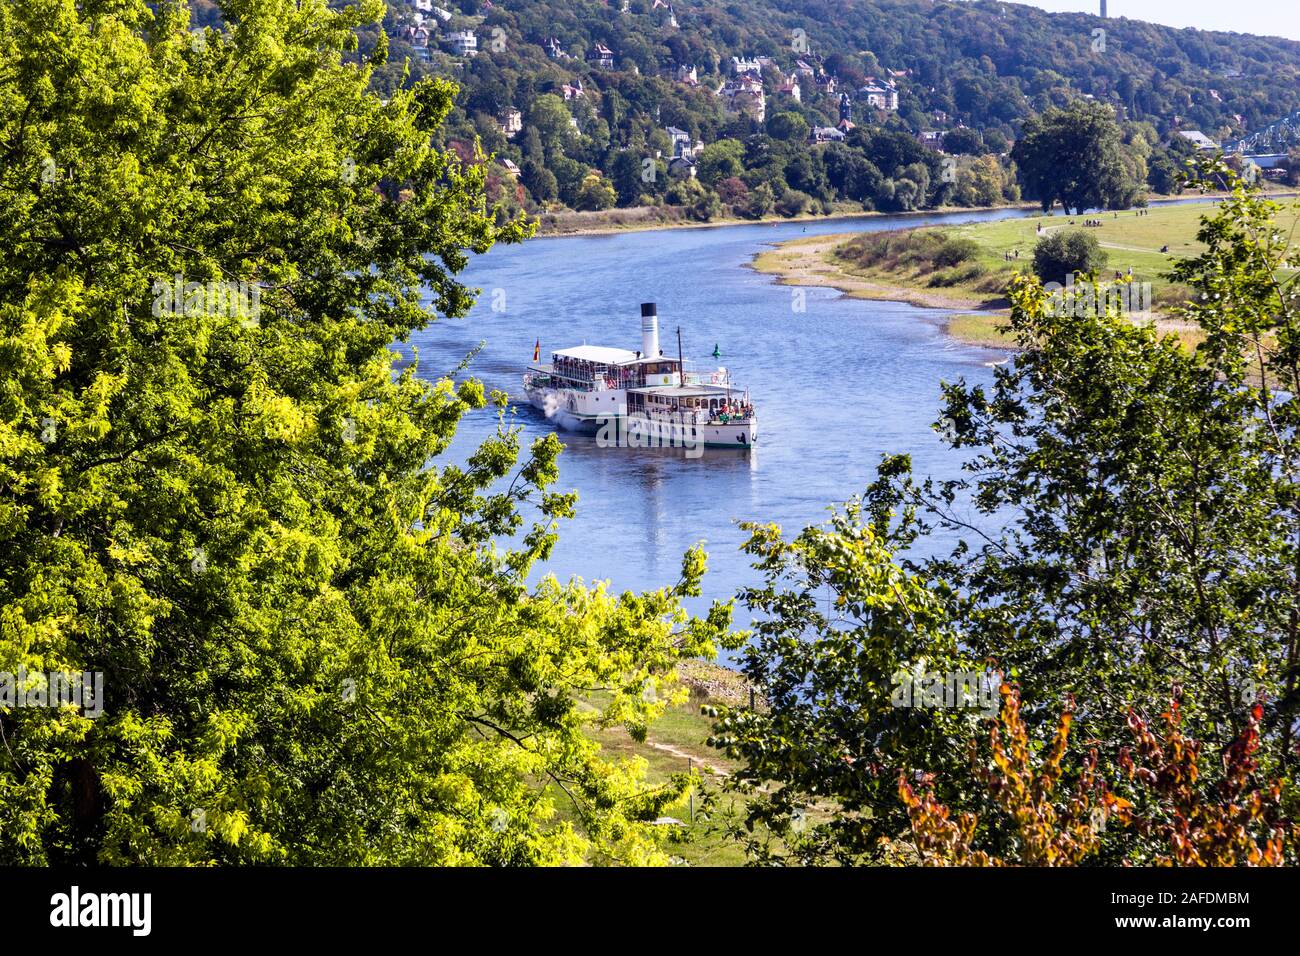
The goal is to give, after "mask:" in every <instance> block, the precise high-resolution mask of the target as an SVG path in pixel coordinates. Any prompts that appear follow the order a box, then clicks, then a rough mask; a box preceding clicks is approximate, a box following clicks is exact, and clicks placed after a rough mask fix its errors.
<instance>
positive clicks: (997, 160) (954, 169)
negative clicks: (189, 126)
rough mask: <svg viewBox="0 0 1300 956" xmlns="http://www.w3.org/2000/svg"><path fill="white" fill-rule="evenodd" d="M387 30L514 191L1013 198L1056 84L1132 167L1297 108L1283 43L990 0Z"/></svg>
mask: <svg viewBox="0 0 1300 956" xmlns="http://www.w3.org/2000/svg"><path fill="white" fill-rule="evenodd" d="M206 3H207V0H200V6H199V7H196V11H195V23H196V24H197V23H203V22H205V20H204V18H205V17H213V16H215V14H214V13H212V11H210V10H205V9H203V8H202V6H203V5H204V4H206ZM439 4H441V6H440V5H439ZM384 30H385V32H386V33H387V35H388V36H387V42H388V60H387V63H386V65H384V66H383V67H381V68H380V69H379V71H378V72H377V76H376V83H377V84H378V85H379V86H380V87H381V88H382V89H384V90H385V91H391V90H393V89H396V88H398V87H400V86H402V85H405V84H409V83H410V82H413V81H414V80H415V79H416V78H418V77H420V76H423V75H429V74H433V75H440V76H445V77H448V78H451V79H454V80H455V81H456V82H457V83H458V84H459V85H460V87H461V91H460V94H459V96H458V97H457V109H456V111H455V113H454V114H453V115H452V117H451V121H450V124H449V126H448V132H447V136H448V139H449V140H451V141H453V142H454V143H455V144H456V145H457V147H458V148H460V149H462V150H463V151H465V152H466V154H467V155H468V154H469V152H470V151H471V150H472V146H471V144H472V143H473V141H474V138H475V136H477V137H478V138H479V139H480V140H481V142H482V146H483V149H484V150H485V151H486V152H487V153H490V154H495V155H496V157H497V159H498V161H499V163H500V165H499V166H498V167H497V169H496V170H495V174H494V177H493V181H492V194H493V196H494V198H495V199H496V200H497V201H499V202H501V203H503V204H504V205H505V206H506V207H516V206H521V207H524V208H527V209H529V210H531V211H536V210H537V209H539V208H543V207H549V208H558V207H559V206H561V205H563V206H568V207H572V208H579V209H600V208H606V207H609V206H612V205H616V204H617V205H621V206H631V205H645V204H662V203H669V204H673V205H680V206H686V207H688V208H689V209H691V210H692V212H693V213H694V214H695V215H696V216H697V217H698V218H703V219H707V218H711V217H712V216H714V215H717V214H718V213H719V212H721V211H722V210H723V209H724V207H730V209H731V210H732V211H734V212H736V213H739V214H741V215H755V216H758V215H763V214H766V213H767V212H770V211H771V210H772V209H773V208H774V207H775V208H776V210H777V211H778V212H783V213H786V214H793V213H795V212H799V211H803V210H805V209H812V210H814V211H815V210H816V209H818V208H819V207H821V208H823V209H828V208H829V207H830V204H832V203H836V202H850V203H861V204H862V205H863V206H865V207H867V208H880V209H909V208H915V207H918V206H927V205H934V204H938V203H941V202H942V203H956V204H966V205H974V204H986V203H989V202H996V201H999V200H1002V199H1014V198H1018V190H1017V187H1016V183H1015V180H1016V177H1015V171H1014V168H1013V166H1012V164H1011V163H1010V162H1009V160H1008V159H1007V158H1006V156H1005V154H1006V153H1007V152H1008V150H1009V145H1010V143H1011V142H1012V141H1014V140H1015V139H1016V138H1017V136H1018V135H1019V133H1020V130H1021V125H1022V123H1023V122H1024V121H1025V120H1026V119H1028V118H1030V117H1031V116H1034V115H1035V114H1038V113H1041V112H1042V111H1044V110H1046V109H1048V108H1050V107H1053V106H1058V107H1059V106H1065V105H1067V104H1068V103H1070V102H1071V101H1073V100H1077V99H1080V98H1092V99H1095V100H1096V101H1098V102H1104V103H1107V104H1110V105H1112V106H1113V107H1115V110H1116V114H1117V118H1118V119H1119V120H1120V121H1121V122H1122V123H1124V124H1125V140H1126V143H1127V145H1129V146H1130V147H1132V153H1133V157H1132V160H1131V161H1130V163H1129V165H1130V167H1131V169H1132V171H1133V173H1134V175H1135V176H1136V178H1137V182H1138V183H1142V182H1144V180H1145V179H1146V175H1147V162H1148V160H1149V159H1151V154H1152V153H1153V152H1156V153H1159V152H1161V151H1162V149H1163V148H1164V145H1165V144H1167V143H1168V140H1169V136H1170V135H1171V133H1172V132H1174V131H1176V130H1179V129H1182V130H1200V131H1202V132H1204V133H1205V134H1206V135H1207V136H1209V137H1211V138H1212V139H1214V140H1216V141H1223V140H1226V139H1229V138H1232V137H1234V136H1237V135H1240V134H1242V133H1244V132H1248V131H1250V130H1253V129H1256V128H1258V127H1260V126H1262V125H1264V124H1266V123H1268V122H1271V121H1273V120H1275V119H1278V118H1279V117H1282V116H1284V115H1286V114H1288V113H1290V112H1292V111H1294V110H1296V109H1297V108H1300V43H1296V42H1293V41H1289V40H1284V39H1279V38H1268V37H1253V36H1245V35H1239V34H1223V33H1210V32H1204V31H1198V30H1176V29H1173V28H1170V27H1164V26H1157V25H1154V24H1149V23H1144V22H1140V21H1136V20H1129V19H1108V20H1102V19H1100V18H1098V17H1095V16H1090V15H1085V14H1049V13H1046V12H1043V11H1041V10H1038V9H1037V8H1034V7H1029V6H1023V5H1018V4H1008V3H1000V2H991V0H981V2H976V3H952V2H928V0H746V2H744V3H740V2H731V3H714V2H708V0H674V2H672V3H669V2H666V0H608V2H601V0H497V2H490V0H393V2H391V3H390V4H389V9H388V13H387V15H386V17H385V20H384ZM1098 31H1104V32H1098ZM377 39H378V33H377V31H375V32H373V33H371V34H369V35H368V36H364V37H363V41H362V48H361V50H360V51H359V53H358V55H359V56H367V55H370V54H371V53H372V52H373V47H374V45H375V43H376V42H377ZM467 45H468V47H469V48H467ZM514 111H518V114H517V115H515V113H514ZM843 120H847V121H848V122H847V123H844V122H842V121H843ZM669 127H672V128H674V129H675V130H680V131H681V132H680V133H678V134H676V138H674V134H672V133H671V132H670V131H669ZM837 127H838V128H837ZM903 136H906V138H907V140H908V141H909V142H906V143H905V142H904V141H903ZM913 144H917V145H920V146H922V147H923V148H921V149H914V148H913ZM1179 146H1181V144H1179ZM1177 152H1178V149H1175V153H1177ZM943 154H947V155H949V156H953V157H960V158H957V159H954V160H952V161H951V162H947V163H945V162H944V160H943V159H942V158H941V156H942V155H943ZM981 155H983V156H986V157H988V158H986V159H985V160H983V161H982V162H981V161H979V160H978V159H977V157H979V156H981ZM1173 158H1174V159H1175V160H1177V159H1179V157H1178V156H1177V155H1175V156H1174V157H1173ZM674 159H678V160H679V162H677V163H676V164H674V163H673V160H674ZM507 160H508V161H509V162H508V163H507V162H506V161H507ZM1159 165H1161V167H1162V172H1161V173H1160V175H1159V176H1158V177H1157V179H1158V181H1157V182H1154V183H1152V185H1154V186H1155V187H1156V188H1157V189H1160V190H1162V191H1163V190H1164V189H1167V188H1168V178H1169V177H1168V175H1167V169H1168V164H1166V163H1164V162H1163V161H1162V162H1161V163H1160V164H1159ZM512 166H513V167H514V168H513V169H512V168H511V167H512Z"/></svg>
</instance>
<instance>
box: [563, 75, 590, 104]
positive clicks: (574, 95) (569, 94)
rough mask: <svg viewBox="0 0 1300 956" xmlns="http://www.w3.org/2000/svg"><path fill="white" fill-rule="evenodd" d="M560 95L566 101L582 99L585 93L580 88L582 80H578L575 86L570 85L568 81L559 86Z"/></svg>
mask: <svg viewBox="0 0 1300 956" xmlns="http://www.w3.org/2000/svg"><path fill="white" fill-rule="evenodd" d="M560 95H561V96H563V97H564V102H566V103H568V102H570V101H571V100H580V99H582V98H583V97H584V96H586V95H587V93H586V91H585V90H584V89H583V88H582V80H579V81H578V83H577V85H576V86H570V85H569V84H568V83H565V84H564V85H563V86H561V87H560Z"/></svg>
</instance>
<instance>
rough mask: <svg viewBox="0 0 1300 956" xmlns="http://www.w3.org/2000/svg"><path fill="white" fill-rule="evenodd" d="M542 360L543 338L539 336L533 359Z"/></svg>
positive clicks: (535, 360)
mask: <svg viewBox="0 0 1300 956" xmlns="http://www.w3.org/2000/svg"><path fill="white" fill-rule="evenodd" d="M541 360H542V340H541V339H540V338H539V339H538V340H537V342H536V344H535V345H533V361H534V362H540V361H541Z"/></svg>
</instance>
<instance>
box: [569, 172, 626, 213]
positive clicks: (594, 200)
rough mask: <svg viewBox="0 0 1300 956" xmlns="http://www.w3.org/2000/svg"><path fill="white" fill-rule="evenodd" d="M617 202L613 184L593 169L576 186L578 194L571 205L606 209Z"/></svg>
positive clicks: (588, 209)
mask: <svg viewBox="0 0 1300 956" xmlns="http://www.w3.org/2000/svg"><path fill="white" fill-rule="evenodd" d="M617 202H618V193H617V192H615V191H614V186H613V184H612V183H611V182H610V181H609V180H608V179H606V178H605V177H604V176H602V175H601V174H600V173H598V172H596V171H595V170H593V171H592V172H590V173H588V174H587V177H586V179H584V180H583V181H582V185H581V186H579V187H578V195H577V198H576V201H575V202H574V204H573V206H574V208H575V209H582V210H587V211H594V210H599V209H608V208H610V207H611V206H613V205H614V204H615V203H617Z"/></svg>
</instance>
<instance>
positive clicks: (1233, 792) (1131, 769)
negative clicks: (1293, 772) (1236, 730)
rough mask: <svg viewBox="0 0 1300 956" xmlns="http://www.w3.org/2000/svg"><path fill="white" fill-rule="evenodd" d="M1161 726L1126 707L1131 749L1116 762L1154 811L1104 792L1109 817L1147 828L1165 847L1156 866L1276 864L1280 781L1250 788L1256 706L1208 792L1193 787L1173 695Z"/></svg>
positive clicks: (1281, 822) (1197, 750)
mask: <svg viewBox="0 0 1300 956" xmlns="http://www.w3.org/2000/svg"><path fill="white" fill-rule="evenodd" d="M1162 716H1163V717H1164V719H1165V725H1166V731H1165V736H1164V739H1163V740H1162V739H1161V738H1160V737H1159V736H1157V735H1156V734H1155V733H1154V732H1153V731H1152V730H1151V728H1150V727H1149V726H1148V725H1147V722H1146V721H1144V720H1143V719H1142V718H1140V717H1139V716H1138V715H1137V714H1136V713H1133V712H1131V711H1130V713H1129V718H1128V727H1129V730H1130V732H1131V733H1132V734H1133V738H1134V741H1135V744H1134V747H1135V749H1136V752H1137V759H1136V760H1135V759H1134V753H1133V749H1130V748H1128V747H1125V748H1124V750H1123V751H1122V752H1121V754H1120V768H1121V769H1122V770H1123V771H1124V773H1125V774H1127V776H1128V778H1129V780H1133V781H1136V782H1138V783H1140V784H1141V785H1142V786H1144V787H1145V788H1147V789H1148V790H1149V791H1151V792H1152V793H1153V794H1154V796H1155V797H1156V798H1157V799H1156V804H1155V809H1154V810H1153V811H1152V812H1150V813H1147V814H1142V813H1139V812H1137V810H1136V809H1135V808H1134V807H1133V805H1132V804H1130V803H1129V802H1128V801H1126V800H1123V799H1121V798H1119V797H1117V796H1114V795H1112V794H1108V795H1107V800H1108V805H1109V807H1110V809H1111V811H1112V812H1113V813H1114V815H1115V818H1116V819H1117V820H1118V821H1119V822H1120V823H1122V824H1124V825H1125V826H1128V827H1132V828H1133V829H1134V830H1135V831H1136V832H1138V833H1142V834H1153V835H1155V836H1158V837H1159V838H1160V839H1161V842H1163V843H1165V844H1166V845H1167V846H1168V847H1169V854H1168V855H1167V856H1163V855H1162V856H1160V857H1157V858H1156V859H1155V860H1154V861H1153V862H1154V863H1156V864H1158V865H1163V866H1238V865H1241V864H1246V865H1250V866H1281V865H1282V864H1283V863H1284V855H1285V851H1286V847H1287V843H1288V842H1289V838H1291V837H1293V835H1294V834H1293V832H1292V827H1291V824H1290V822H1289V821H1288V820H1286V819H1284V818H1283V817H1282V815H1281V812H1280V809H1279V808H1280V802H1281V791H1282V784H1281V781H1277V780H1274V781H1273V782H1272V783H1270V784H1269V785H1268V787H1267V788H1265V789H1260V788H1258V787H1255V786H1254V783H1253V779H1252V778H1253V775H1254V772H1255V769H1256V763H1255V758H1254V755H1255V752H1256V751H1257V750H1258V749H1259V721H1260V718H1261V717H1262V716H1263V708H1262V707H1261V706H1260V705H1259V704H1255V706H1254V707H1252V708H1251V711H1250V716H1249V718H1248V720H1247V723H1246V728H1245V730H1243V731H1242V733H1241V735H1240V736H1239V737H1237V739H1236V740H1234V741H1233V742H1232V744H1231V745H1230V746H1229V747H1228V748H1227V750H1226V751H1225V752H1224V753H1223V755H1222V757H1221V758H1220V759H1221V760H1222V762H1223V778H1222V779H1221V780H1220V781H1219V783H1218V784H1217V785H1216V786H1215V787H1213V788H1212V789H1210V790H1209V791H1208V792H1207V790H1206V789H1205V788H1201V787H1198V786H1197V779H1198V777H1199V775H1200V758H1201V745H1200V744H1199V743H1198V742H1197V741H1195V740H1192V739H1191V738H1189V737H1185V736H1184V735H1183V734H1182V732H1181V731H1180V730H1179V724H1180V713H1179V703H1178V698H1177V697H1176V696H1175V698H1174V700H1173V702H1172V703H1171V704H1170V707H1169V710H1168V711H1166V712H1165V713H1164V714H1163V715H1162Z"/></svg>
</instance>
